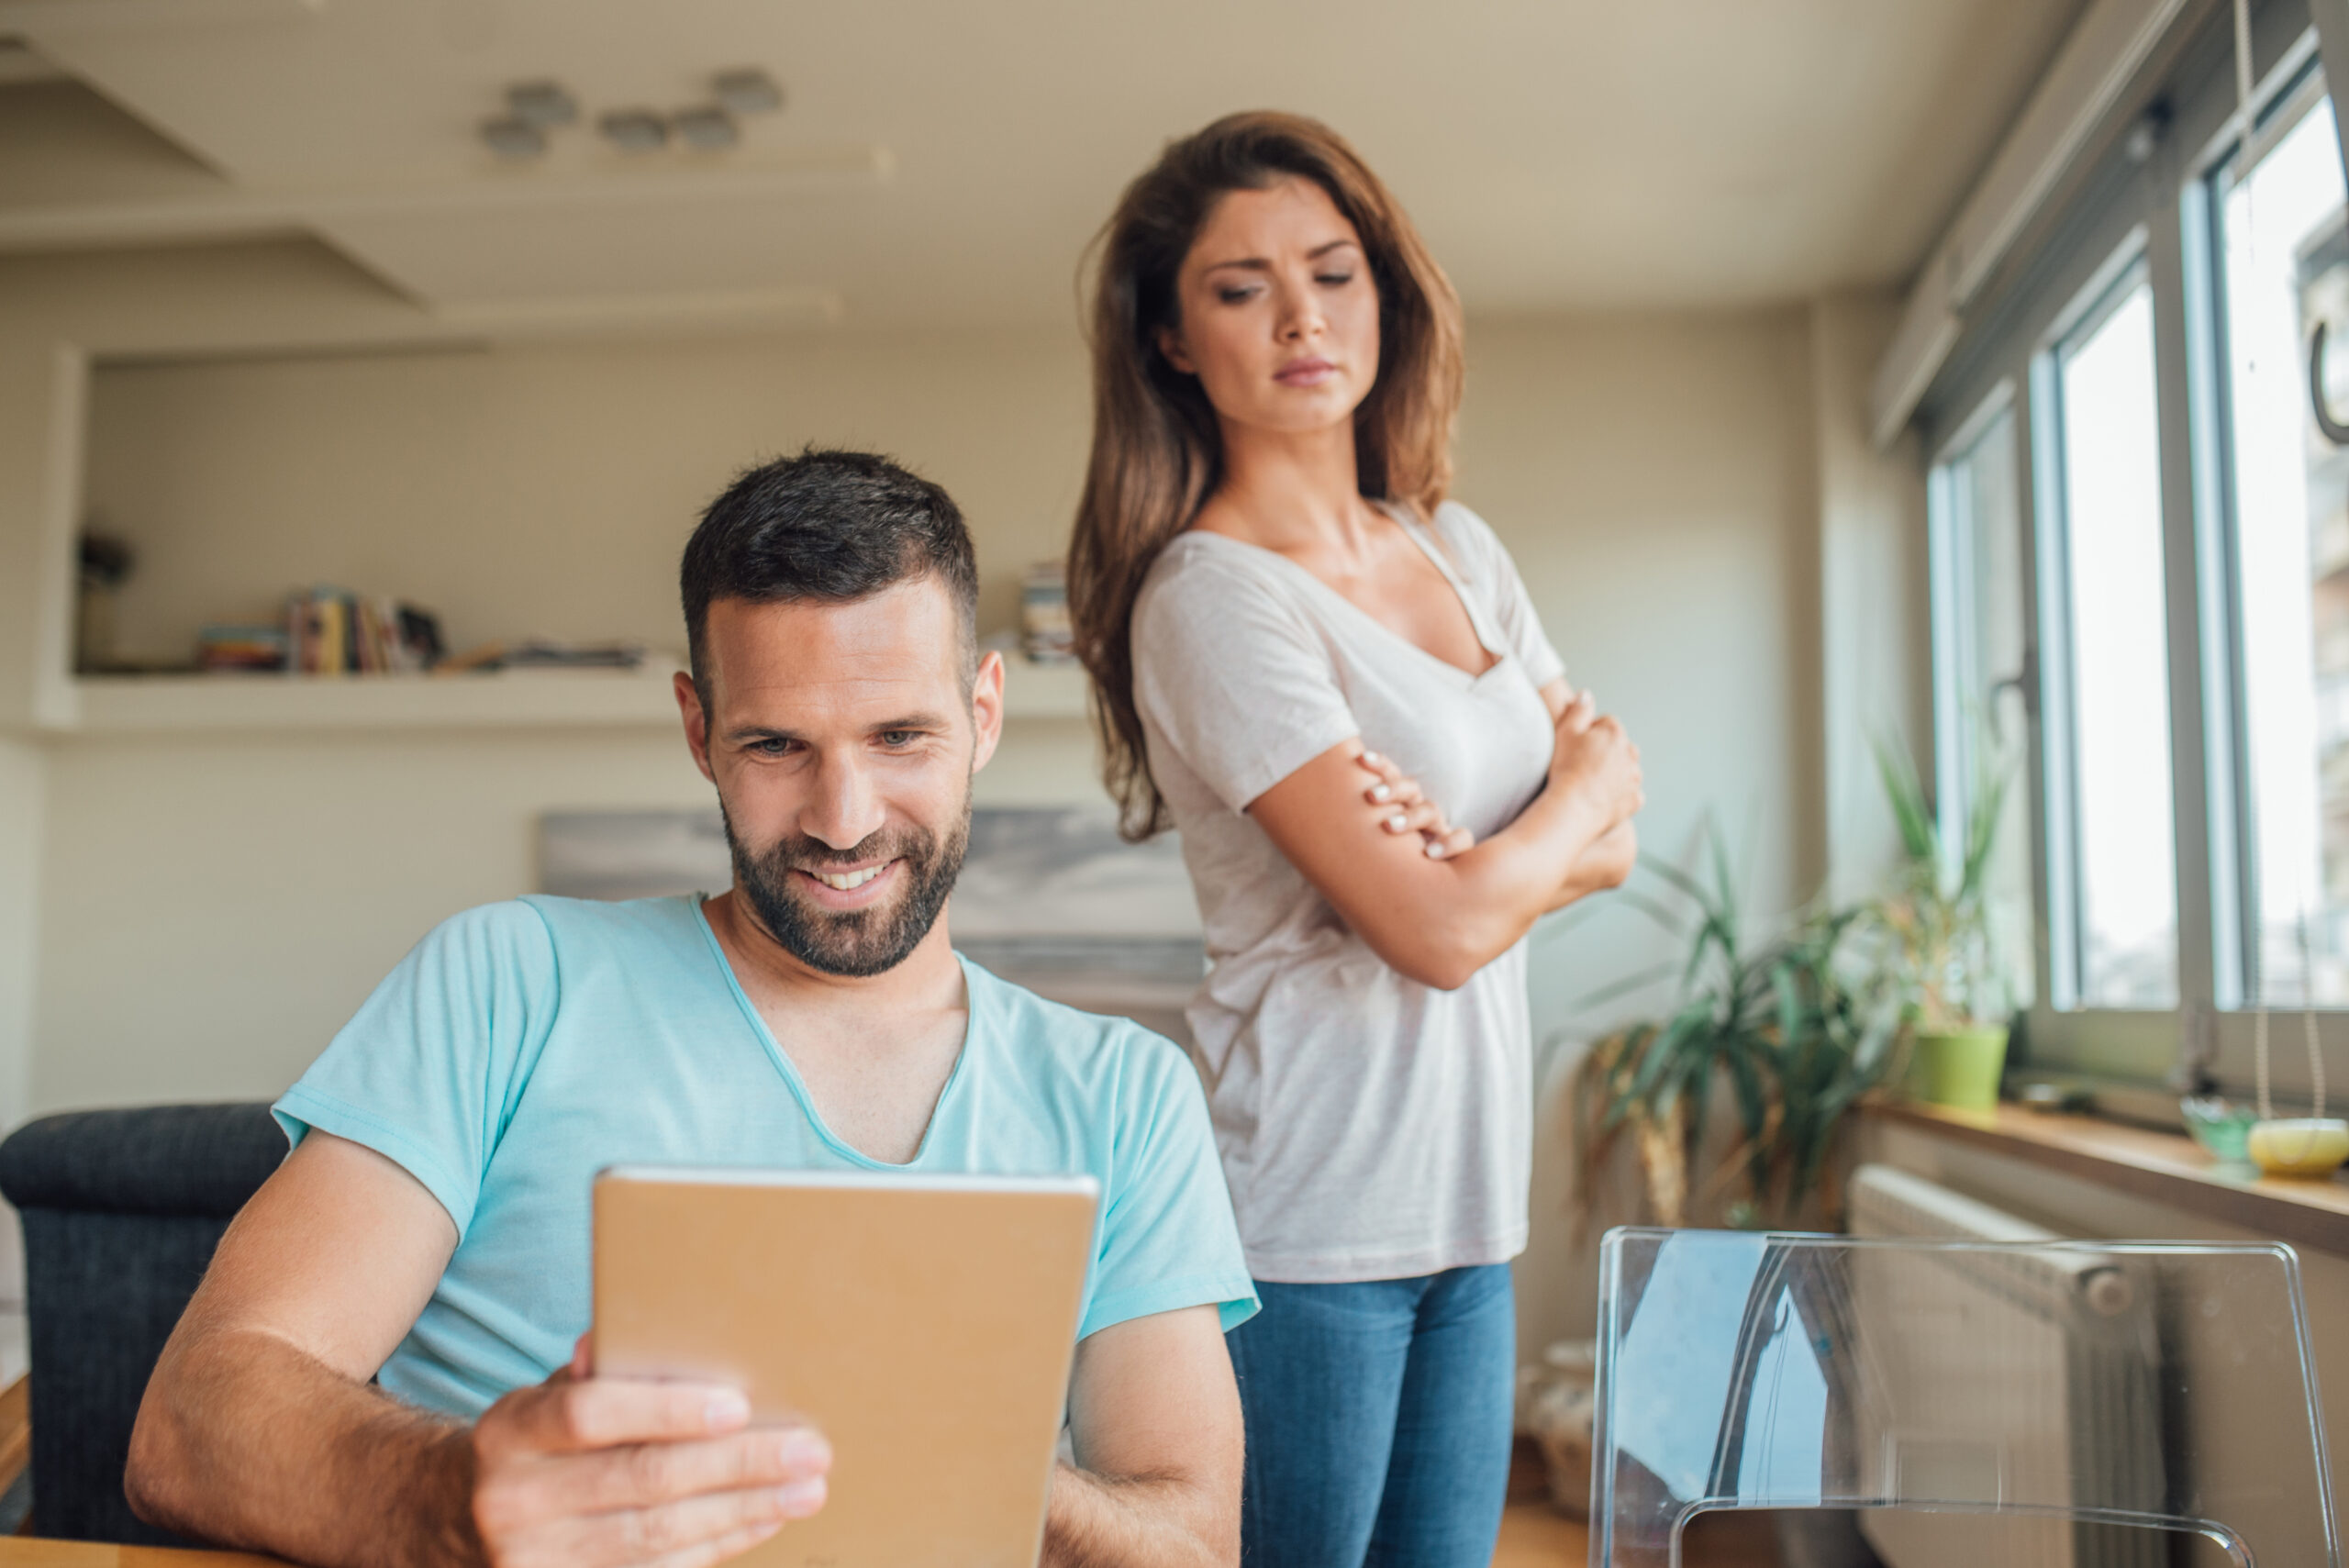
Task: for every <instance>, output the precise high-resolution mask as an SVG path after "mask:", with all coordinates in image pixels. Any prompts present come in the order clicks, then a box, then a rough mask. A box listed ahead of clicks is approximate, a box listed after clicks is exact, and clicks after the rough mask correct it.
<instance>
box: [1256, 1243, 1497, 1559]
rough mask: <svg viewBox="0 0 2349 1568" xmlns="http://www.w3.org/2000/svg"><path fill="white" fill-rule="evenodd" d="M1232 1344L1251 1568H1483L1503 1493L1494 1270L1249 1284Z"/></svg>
mask: <svg viewBox="0 0 2349 1568" xmlns="http://www.w3.org/2000/svg"><path fill="white" fill-rule="evenodd" d="M1256 1294H1257V1296H1258V1297H1259V1298H1260V1299H1261V1300H1262V1301H1263V1302H1264V1310H1263V1311H1262V1312H1260V1313H1258V1314H1257V1315H1256V1316H1255V1317H1254V1318H1250V1319H1249V1320H1248V1321H1247V1322H1246V1323H1243V1324H1241V1326H1240V1327H1239V1328H1237V1329H1233V1330H1232V1331H1231V1334H1230V1339H1229V1340H1228V1341H1227V1342H1228V1343H1229V1344H1230V1347H1231V1362H1232V1370H1233V1371H1234V1372H1235V1373H1238V1375H1239V1379H1240V1404H1241V1410H1242V1412H1243V1413H1244V1415H1245V1417H1246V1418H1247V1423H1248V1468H1247V1485H1246V1489H1245V1491H1244V1492H1243V1494H1242V1498H1241V1561H1242V1562H1244V1563H1246V1564H1247V1565H1248V1568H1491V1563H1492V1561H1493V1543H1494V1541H1495V1540H1496V1539H1497V1537H1498V1536H1499V1534H1500V1528H1501V1500H1502V1497H1503V1496H1504V1495H1505V1494H1506V1493H1507V1492H1508V1454H1509V1442H1510V1440H1511V1435H1512V1431H1511V1407H1512V1394H1513V1389H1514V1386H1515V1383H1516V1361H1517V1306H1516V1301H1515V1298H1514V1297H1513V1296H1511V1295H1510V1292H1509V1273H1508V1264H1507V1263H1490V1264H1486V1265H1485V1266H1483V1267H1480V1268H1467V1269H1450V1270H1447V1271H1445V1272H1444V1273H1440V1274H1429V1275H1426V1276H1424V1277H1422V1278H1419V1279H1398V1280H1370V1281H1365V1282H1363V1283H1361V1284H1275V1283H1269V1282H1266V1281H1264V1280H1259V1281H1257V1282H1256Z"/></svg>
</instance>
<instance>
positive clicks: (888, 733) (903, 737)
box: [881, 729, 921, 746]
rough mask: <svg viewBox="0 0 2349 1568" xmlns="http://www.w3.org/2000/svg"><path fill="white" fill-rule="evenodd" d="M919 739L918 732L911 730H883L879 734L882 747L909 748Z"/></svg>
mask: <svg viewBox="0 0 2349 1568" xmlns="http://www.w3.org/2000/svg"><path fill="white" fill-rule="evenodd" d="M920 739H921V734H920V732H919V731H918V730H913V729H885V730H883V731H882V732H881V744H883V745H884V746H910V745H912V744H913V743H914V742H915V741H917V740H920Z"/></svg>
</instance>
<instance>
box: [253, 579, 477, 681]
mask: <svg viewBox="0 0 2349 1568" xmlns="http://www.w3.org/2000/svg"><path fill="white" fill-rule="evenodd" d="M284 645H285V646H284V658H283V662H281V663H280V664H279V665H277V666H276V667H277V668H280V669H285V670H290V671H292V672H294V673H296V674H303V675H389V674H399V673H412V672H420V671H424V670H429V669H430V668H431V667H432V666H433V665H434V664H436V663H438V662H440V655H441V653H442V651H443V650H442V648H441V643H440V621H439V620H437V619H436V618H434V617H433V616H432V615H431V613H430V612H429V611H426V610H420V609H418V608H417V607H416V606H414V605H406V604H402V603H400V602H399V601H398V600H396V599H392V598H362V597H361V596H360V595H355V594H348V593H345V592H343V591H342V590H341V589H340V588H329V587H317V588H312V589H310V590H308V591H307V592H302V591H296V592H295V593H294V594H292V595H288V596H287V598H286V601H285V630H284ZM207 667H208V666H207ZM243 667H244V668H248V669H250V668H256V667H257V666H252V665H246V666H243Z"/></svg>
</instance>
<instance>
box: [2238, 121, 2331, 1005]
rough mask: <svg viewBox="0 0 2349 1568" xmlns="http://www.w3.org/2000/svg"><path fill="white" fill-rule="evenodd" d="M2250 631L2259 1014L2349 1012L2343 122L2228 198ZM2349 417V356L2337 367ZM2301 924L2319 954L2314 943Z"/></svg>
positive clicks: (2305, 134) (2243, 608)
mask: <svg viewBox="0 0 2349 1568" xmlns="http://www.w3.org/2000/svg"><path fill="white" fill-rule="evenodd" d="M2221 210H2222V212H2223V215H2224V222H2225V225H2226V277H2227V289H2226V301H2225V306H2226V322H2227V345H2228V357H2229V361H2230V362H2229V370H2230V376H2229V382H2228V392H2229V401H2230V404H2231V406H2232V416H2233V430H2232V435H2233V438H2234V465H2233V466H2234V490H2235V494H2234V503H2235V506H2234V517H2235V550H2236V573H2237V583H2238V589H2239V592H2240V594H2241V595H2242V599H2241V603H2240V605H2239V606H2238V607H2237V616H2236V623H2237V626H2238V627H2239V628H2240V633H2239V635H2240V638H2241V649H2242V659H2243V671H2242V687H2241V689H2242V692H2243V719H2244V725H2243V728H2244V740H2245V745H2246V750H2247V753H2248V755H2247V756H2246V758H2245V762H2246V763H2247V769H2246V771H2247V773H2248V776H2249V786H2250V787H2249V792H2248V793H2249V795H2250V799H2249V801H2248V806H2249V810H2250V824H2249V826H2250V829H2251V854H2250V868H2249V869H2250V873H2251V877H2250V880H2251V884H2252V885H2251V888H2250V890H2249V892H2250V898H2249V906H2250V908H2251V910H2252V911H2253V914H2252V919H2253V922H2254V934H2253V940H2252V942H2251V948H2252V951H2251V952H2250V953H2249V954H2248V955H2247V956H2248V958H2249V960H2250V963H2249V971H2250V973H2248V974H2247V975H2246V976H2245V984H2246V987H2247V989H2248V990H2249V991H2250V992H2251V995H2252V999H2253V1000H2257V999H2260V998H2262V997H2265V998H2266V1000H2268V1001H2271V1002H2277V1003H2284V1004H2296V1003H2299V1002H2301V1001H2302V1000H2303V999H2304V998H2306V997H2308V996H2310V994H2311V992H2312V993H2313V995H2314V999H2315V1000H2316V1001H2317V1002H2319V1003H2322V1004H2328V1005H2332V1006H2339V1005H2341V1004H2343V1003H2344V1002H2349V506H2345V505H2344V503H2345V502H2349V453H2344V452H2343V449H2341V448H2339V447H2336V446H2334V445H2333V444H2332V441H2330V440H2328V439H2326V438H2325V436H2324V434H2323V433H2322V431H2321V430H2320V429H2319V428H2318V427H2317V424H2316V420H2315V418H2314V417H2313V415H2312V413H2311V411H2310V403H2309V395H2308V373H2307V361H2306V360H2305V359H2304V358H2303V354H2304V353H2305V351H2306V350H2305V347H2304V346H2305V345H2306V344H2307V343H2308V342H2309V340H2310V333H2311V332H2312V331H2313V330H2314V328H2315V327H2316V325H2317V324H2318V323H2319V322H2320V321H2324V322H2330V323H2331V329H2332V332H2333V333H2334V334H2336V335H2338V334H2341V333H2343V332H2344V331H2349V238H2344V235H2343V190H2342V177H2341V148H2340V144H2339V142H2338V141H2337V140H2336V139H2334V133H2333V123H2332V104H2331V102H2330V101H2324V102H2320V103H2319V104H2318V105H2317V106H2315V107H2314V108H2313V109H2312V110H2310V112H2309V113H2308V114H2306V115H2305V116H2304V117H2302V118H2301V119H2300V122H2299V125H2297V126H2295V127H2294V128H2292V129H2291V130H2290V131H2289V132H2288V133H2287V134H2286V135H2285V136H2284V137H2283V139H2281V140H2279V141H2277V142H2276V143H2275V144H2274V145H2273V146H2272V147H2271V148H2270V150H2268V151H2267V153H2266V156H2264V157H2262V158H2261V159H2260V160H2259V161H2258V163H2257V164H2255V165H2254V167H2253V169H2252V171H2251V173H2250V176H2249V177H2248V178H2247V179H2242V180H2239V181H2237V182H2236V183H2234V184H2233V185H2232V188H2231V189H2228V190H2227V191H2226V199H2225V205H2224V206H2223V208H2222V209H2221ZM2327 358H2328V361H2329V364H2328V367H2327V371H2326V376H2325V379H2326V382H2327V390H2328V393H2329V394H2330V395H2331V397H2332V399H2333V407H2334V408H2335V410H2337V411H2341V412H2349V354H2343V353H2339V352H2335V353H2332V354H2329V355H2328V356H2327ZM2304 923H2305V931H2306V938H2307V942H2308V951H2307V952H2306V954H2305V955H2304V954H2303V951H2302V947H2301V942H2302V932H2303V926H2304Z"/></svg>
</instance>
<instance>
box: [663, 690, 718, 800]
mask: <svg viewBox="0 0 2349 1568" xmlns="http://www.w3.org/2000/svg"><path fill="white" fill-rule="evenodd" d="M670 684H671V685H672V686H673V687H674V690H675V691H676V694H677V713H678V715H679V717H682V718H684V719H685V749H686V750H687V751H691V752H692V753H693V754H694V766H695V767H696V768H699V769H700V770H701V776H702V777H704V778H706V779H707V780H708V781H709V782H710V783H712V784H716V783H717V782H718V775H717V774H716V773H711V772H710V771H709V715H708V714H707V712H706V711H704V709H703V707H702V706H701V689H700V688H699V687H698V686H696V685H695V684H694V678H693V676H691V675H690V674H687V673H685V671H683V670H680V671H678V672H677V673H676V675H675V676H674V678H673V679H672V681H671V683H670Z"/></svg>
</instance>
